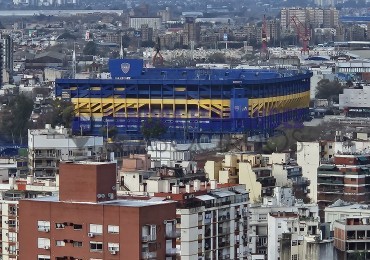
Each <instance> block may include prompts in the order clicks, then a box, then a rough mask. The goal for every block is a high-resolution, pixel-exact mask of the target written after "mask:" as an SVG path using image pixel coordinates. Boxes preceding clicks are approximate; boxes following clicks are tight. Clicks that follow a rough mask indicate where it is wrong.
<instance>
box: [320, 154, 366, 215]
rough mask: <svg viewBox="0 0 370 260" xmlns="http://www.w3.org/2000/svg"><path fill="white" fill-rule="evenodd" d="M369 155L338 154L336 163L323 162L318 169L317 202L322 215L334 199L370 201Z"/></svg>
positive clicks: (358, 201)
mask: <svg viewBox="0 0 370 260" xmlns="http://www.w3.org/2000/svg"><path fill="white" fill-rule="evenodd" d="M369 164H370V156H369V155H356V154H337V155H335V157H334V164H323V165H321V166H319V167H318V169H317V202H318V204H319V209H320V217H322V219H323V217H324V215H323V209H324V208H325V207H327V206H329V205H330V204H332V203H333V202H334V201H336V200H338V199H342V200H344V201H348V202H357V203H369V201H370V170H369V168H368V165H369Z"/></svg>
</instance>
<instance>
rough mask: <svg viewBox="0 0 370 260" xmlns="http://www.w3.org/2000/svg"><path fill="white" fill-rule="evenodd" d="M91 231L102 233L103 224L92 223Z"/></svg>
mask: <svg viewBox="0 0 370 260" xmlns="http://www.w3.org/2000/svg"><path fill="white" fill-rule="evenodd" d="M90 233H94V234H102V233H103V226H102V225H98V224H90Z"/></svg>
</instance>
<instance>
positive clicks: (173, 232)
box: [166, 230, 181, 238]
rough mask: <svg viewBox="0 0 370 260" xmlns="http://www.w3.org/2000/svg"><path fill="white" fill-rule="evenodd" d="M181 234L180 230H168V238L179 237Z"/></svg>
mask: <svg viewBox="0 0 370 260" xmlns="http://www.w3.org/2000/svg"><path fill="white" fill-rule="evenodd" d="M180 236H181V234H180V231H177V230H166V238H178V237H180Z"/></svg>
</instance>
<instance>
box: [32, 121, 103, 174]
mask: <svg viewBox="0 0 370 260" xmlns="http://www.w3.org/2000/svg"><path fill="white" fill-rule="evenodd" d="M102 153H103V137H100V136H98V137H97V136H72V135H71V134H70V132H69V129H67V128H64V127H56V128H55V129H53V128H52V127H51V125H46V126H45V129H34V130H28V167H29V169H30V174H32V175H33V176H34V177H35V178H39V179H54V178H55V176H56V174H57V173H58V165H59V161H61V160H62V161H82V160H95V159H97V158H98V157H99V156H100V155H102Z"/></svg>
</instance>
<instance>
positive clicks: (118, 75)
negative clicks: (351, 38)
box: [55, 59, 312, 139]
mask: <svg viewBox="0 0 370 260" xmlns="http://www.w3.org/2000/svg"><path fill="white" fill-rule="evenodd" d="M109 69H110V72H111V76H112V79H88V80H82V79H59V80H57V81H56V91H55V93H56V96H57V97H60V98H63V99H67V100H71V101H72V102H73V104H74V106H75V118H74V121H73V124H72V128H73V130H74V131H75V132H80V131H83V132H84V133H88V134H93V135H98V134H101V133H102V129H104V128H108V127H113V126H114V127H116V129H117V130H118V133H120V134H124V135H128V136H132V137H140V133H141V125H142V124H143V122H145V121H146V120H148V118H156V119H158V120H161V121H162V123H163V124H164V125H165V126H166V128H167V133H166V135H167V136H166V137H167V138H172V139H184V138H186V139H197V138H200V137H201V135H208V136H212V135H223V134H238V133H248V134H250V135H254V134H264V133H271V132H273V131H274V129H276V128H277V127H278V126H279V125H280V124H281V123H283V122H287V121H295V122H297V121H303V120H305V119H306V118H307V117H308V115H309V101H310V78H311V76H312V74H311V72H308V71H299V70H284V69H279V70H246V69H198V68H197V69H189V68H186V69H185V68H184V69H178V68H176V69H172V68H145V67H144V66H143V61H142V60H129V59H126V60H125V59H123V60H120V59H118V60H111V61H110V63H109Z"/></svg>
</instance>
